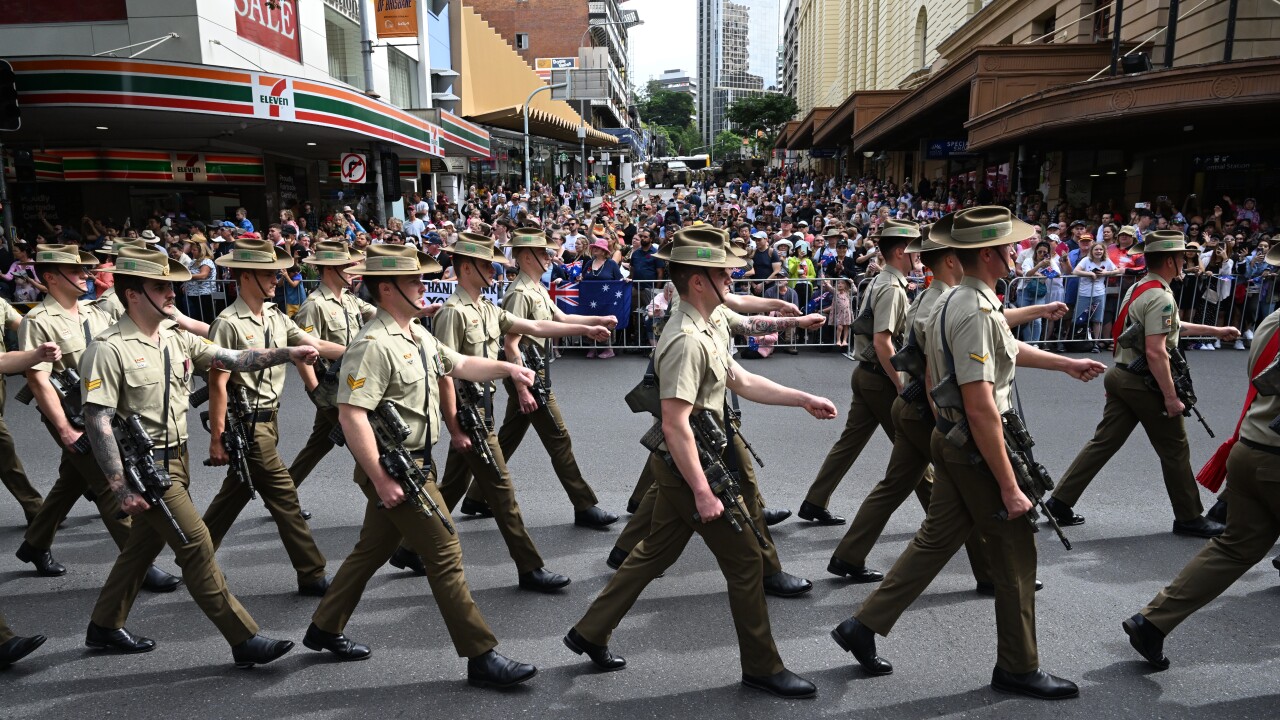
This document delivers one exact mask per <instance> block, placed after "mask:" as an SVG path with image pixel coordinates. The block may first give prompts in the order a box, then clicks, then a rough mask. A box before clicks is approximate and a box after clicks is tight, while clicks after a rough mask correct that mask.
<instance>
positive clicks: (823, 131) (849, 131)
mask: <svg viewBox="0 0 1280 720" xmlns="http://www.w3.org/2000/svg"><path fill="white" fill-rule="evenodd" d="M909 94H910V91H908V90H859V91H858V92H855V93H853V94H852V95H850V96H849V97H847V98H845V101H844V102H842V103H840V105H839V107H837V108H836V109H835V112H833V113H831V114H830V115H828V116H827V119H826V121H825V122H823V123H822V124H820V125H817V126H815V127H814V129H813V144H814V146H815V147H836V146H838V145H843V144H846V143H848V142H850V141H851V140H852V136H853V134H854V133H856V132H858V131H860V130H862V129H863V128H865V127H866V126H867V125H869V124H870V123H871V122H872V121H873V120H875V119H876V118H878V117H880V115H882V114H883V113H884V111H886V110H888V109H889V108H891V107H893V105H894V104H896V103H897V102H898V101H899V100H901V99H902V98H904V97H906V96H907V95H909Z"/></svg>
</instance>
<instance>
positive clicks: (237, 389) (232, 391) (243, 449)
mask: <svg viewBox="0 0 1280 720" xmlns="http://www.w3.org/2000/svg"><path fill="white" fill-rule="evenodd" d="M253 413H254V410H253V407H252V406H250V405H249V396H248V393H247V392H246V391H245V389H244V386H243V385H231V384H228V386H227V421H226V427H225V428H224V429H223V431H222V447H223V448H224V449H226V451H227V457H228V458H230V460H231V474H232V476H233V477H235V479H236V481H237V482H240V483H242V484H243V485H245V486H246V487H248V488H249V498H250V499H255V498H257V497H258V491H257V489H255V488H254V487H253V474H252V473H251V472H250V471H249V450H250V449H251V448H252V447H253V437H252V435H251V433H250V431H249V423H250V418H251V417H253ZM200 424H201V425H204V429H205V430H208V429H209V411H208V410H205V411H203V412H201V413H200ZM204 464H205V465H210V464H211V463H210V461H208V460H205V461H204Z"/></svg>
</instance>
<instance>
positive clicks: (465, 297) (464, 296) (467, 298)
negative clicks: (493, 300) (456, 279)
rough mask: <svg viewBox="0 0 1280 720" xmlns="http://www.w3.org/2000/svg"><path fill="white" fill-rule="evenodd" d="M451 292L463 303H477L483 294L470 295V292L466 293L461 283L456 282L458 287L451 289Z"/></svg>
mask: <svg viewBox="0 0 1280 720" xmlns="http://www.w3.org/2000/svg"><path fill="white" fill-rule="evenodd" d="M453 294H454V295H455V296H456V297H457V298H458V301H459V302H461V303H462V304H463V305H479V304H480V297H484V296H483V295H481V296H480V297H471V293H468V292H467V291H466V289H464V288H463V287H462V283H458V287H457V289H456V290H454V291H453Z"/></svg>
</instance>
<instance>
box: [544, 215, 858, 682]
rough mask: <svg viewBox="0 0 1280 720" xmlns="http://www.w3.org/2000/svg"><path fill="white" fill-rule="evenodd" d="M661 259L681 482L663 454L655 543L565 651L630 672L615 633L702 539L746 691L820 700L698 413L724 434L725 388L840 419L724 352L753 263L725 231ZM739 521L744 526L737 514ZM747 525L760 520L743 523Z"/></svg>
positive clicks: (661, 366)
mask: <svg viewBox="0 0 1280 720" xmlns="http://www.w3.org/2000/svg"><path fill="white" fill-rule="evenodd" d="M660 255H662V256H663V257H662V259H663V260H666V261H668V263H669V268H670V273H671V278H672V281H673V282H674V283H675V284H676V288H677V289H678V290H679V291H680V296H681V298H682V302H681V303H680V308H679V310H678V312H677V313H676V314H675V315H673V316H672V317H671V320H669V321H668V323H667V327H666V328H665V329H664V331H663V333H662V338H661V339H660V340H659V342H658V348H657V350H656V355H655V370H656V373H657V376H658V387H659V397H660V398H661V403H662V420H661V428H662V433H663V436H664V437H665V452H666V453H668V454H669V456H670V457H671V458H672V460H671V462H673V463H674V465H675V470H678V472H679V474H676V472H675V471H673V468H672V467H671V466H669V465H668V464H667V461H666V460H665V459H663V457H662V456H660V455H659V454H658V453H653V454H651V455H650V456H649V460H648V462H649V464H650V465H651V466H652V467H653V472H654V476H655V477H656V482H657V485H658V491H657V492H658V501H657V505H656V507H655V509H654V514H653V523H652V525H651V528H650V531H649V535H648V536H647V537H646V538H645V539H644V540H643V541H642V542H641V543H640V544H639V545H638V546H636V548H635V550H634V551H632V552H631V554H630V555H629V556H628V557H627V560H626V562H624V563H623V564H622V567H621V568H619V569H618V572H617V574H616V575H614V576H613V578H611V579H610V581H609V584H608V585H607V586H606V587H605V589H604V591H603V592H602V593H601V594H600V596H599V597H597V598H596V600H595V601H594V602H593V603H592V604H591V607H590V608H589V609H588V610H587V613H586V615H584V616H583V618H582V619H581V620H579V621H578V623H577V624H576V625H575V626H574V627H573V628H571V629H570V630H569V633H568V634H567V635H566V636H565V638H564V642H565V645H566V646H567V647H568V648H569V649H570V650H572V651H573V652H575V653H578V654H580V655H581V654H584V653H585V654H586V655H587V657H588V658H590V660H591V661H592V662H593V663H594V664H595V665H596V666H597V667H599V668H600V669H603V670H618V669H621V668H622V667H624V666H625V665H626V660H624V659H623V658H621V657H618V656H616V655H614V654H613V653H612V652H611V651H610V650H609V647H608V643H609V639H610V636H611V634H612V633H613V630H614V628H616V627H617V626H618V623H619V622H621V621H622V618H623V617H624V616H625V615H626V613H627V611H628V610H630V608H631V606H632V605H633V604H634V603H635V601H636V600H637V599H638V598H639V596H640V593H641V592H643V591H644V589H645V587H647V586H648V584H649V583H650V582H651V581H652V580H653V579H654V578H656V577H658V576H659V575H660V574H662V573H663V572H664V571H665V570H666V569H667V568H668V567H670V566H671V564H672V563H674V562H675V561H676V559H677V558H679V556H680V553H681V552H682V551H683V550H684V547H685V545H686V544H687V543H688V542H689V538H690V537H691V536H692V535H693V533H694V532H697V533H698V534H699V535H701V536H702V538H703V540H705V541H706V543H707V546H708V547H709V548H710V549H711V552H712V553H714V554H715V556H716V561H717V562H718V563H719V566H720V569H721V572H722V573H723V574H724V576H725V579H726V581H727V582H728V586H729V587H728V590H729V604H730V607H731V608H732V611H733V617H734V624H735V626H736V627H737V634H738V645H739V648H738V649H739V656H740V659H741V662H742V683H743V685H745V686H747V687H751V688H755V689H759V690H764V691H766V692H769V693H773V694H774V695H778V696H780V697H786V698H798V697H811V696H813V695H814V694H815V693H816V688H815V687H814V685H813V683H811V682H809V681H808V680H805V679H804V678H801V677H800V676H798V675H796V674H795V673H793V672H791V671H789V670H787V669H786V668H785V667H784V666H783V664H782V658H781V657H780V656H779V654H778V649H777V646H776V645H775V644H774V641H773V635H772V632H771V630H770V626H769V611H768V608H767V606H766V604H765V596H764V589H763V569H762V568H763V560H762V559H761V557H760V545H759V543H758V542H757V540H756V539H755V537H754V535H753V533H750V532H735V530H734V528H733V527H732V525H731V524H730V522H728V521H726V520H725V519H723V518H721V515H722V514H724V513H726V512H734V511H732V510H730V509H729V508H725V507H724V506H723V505H722V503H721V500H720V498H719V497H718V496H717V495H716V494H715V493H714V492H713V491H712V490H711V487H710V486H709V484H708V482H707V478H706V476H705V474H704V472H703V468H702V466H701V464H700V462H699V459H698V450H697V448H696V446H695V443H696V442H697V441H696V439H695V436H694V433H693V429H692V427H691V425H690V418H691V414H692V413H693V412H702V411H706V412H708V413H710V414H711V416H712V417H713V418H714V419H715V421H716V422H717V423H718V424H719V425H720V426H721V427H725V421H726V418H725V417H724V414H723V408H724V398H725V391H726V385H728V387H731V388H733V389H734V390H735V391H736V392H737V393H739V394H740V395H742V396H743V397H745V398H747V399H748V400H753V401H755V402H762V403H768V404H775V405H791V406H796V407H803V408H804V409H805V410H806V411H808V412H809V413H810V414H811V415H813V416H814V417H817V418H820V419H829V418H833V417H835V415H836V409H835V406H834V405H832V404H831V401H829V400H827V399H825V398H820V397H815V396H813V395H809V394H807V393H802V392H799V391H797V390H792V389H790V388H786V387H783V386H781V385H778V384H776V383H774V382H772V381H770V380H767V379H765V378H763V377H759V376H756V375H753V374H751V373H748V372H747V371H745V370H743V369H742V368H741V367H739V366H738V365H737V364H736V363H735V362H734V361H733V359H732V358H731V357H729V355H728V354H726V352H725V348H724V345H723V342H722V341H721V339H720V338H718V337H717V334H716V331H715V330H714V329H713V328H712V327H711V326H710V323H709V321H710V318H711V317H712V314H713V312H714V311H715V309H716V307H718V306H719V305H720V304H721V303H722V302H723V298H724V294H725V293H726V292H728V290H729V287H730V283H731V279H730V275H729V271H730V269H732V268H737V267H742V266H744V265H745V264H746V261H745V260H743V259H741V258H738V257H735V256H733V255H732V254H730V253H729V252H728V251H727V250H726V243H725V242H724V240H723V239H722V237H721V236H720V235H719V234H718V233H716V232H714V231H712V232H707V231H705V230H702V229H693V230H684V231H681V232H679V233H677V235H676V239H675V241H674V243H673V244H672V247H671V248H670V250H668V251H667V252H663V253H660ZM734 517H735V521H738V520H737V518H738V517H739V516H737V515H735V516H734ZM695 518H696V519H695ZM740 522H742V523H750V522H752V520H751V518H750V517H742V518H741V520H740Z"/></svg>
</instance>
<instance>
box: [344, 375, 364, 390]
mask: <svg viewBox="0 0 1280 720" xmlns="http://www.w3.org/2000/svg"><path fill="white" fill-rule="evenodd" d="M347 387H349V388H351V389H352V390H359V389H360V388H362V387H364V378H357V377H356V376H355V375H348V376H347Z"/></svg>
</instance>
